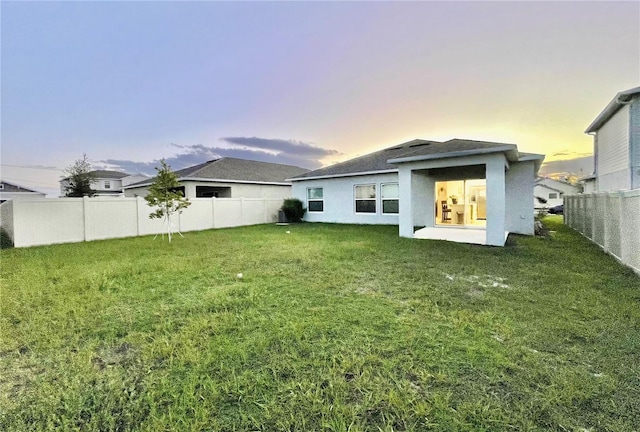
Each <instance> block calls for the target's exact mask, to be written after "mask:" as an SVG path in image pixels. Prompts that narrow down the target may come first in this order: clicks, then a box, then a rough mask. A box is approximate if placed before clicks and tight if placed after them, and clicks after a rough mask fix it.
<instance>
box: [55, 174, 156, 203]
mask: <svg viewBox="0 0 640 432" xmlns="http://www.w3.org/2000/svg"><path fill="white" fill-rule="evenodd" d="M91 173H92V174H93V176H94V179H95V180H94V182H93V183H92V184H91V187H92V188H93V189H95V191H96V194H95V195H94V196H97V197H115V198H119V197H124V190H123V186H126V185H129V184H131V183H136V182H139V181H141V180H144V179H148V178H149V177H148V176H146V175H144V174H135V175H131V174H127V173H123V172H120V171H111V170H95V171H91ZM68 186H69V177H66V178H63V179H62V180H60V196H62V197H64V196H65V195H66V191H67V187H68Z"/></svg>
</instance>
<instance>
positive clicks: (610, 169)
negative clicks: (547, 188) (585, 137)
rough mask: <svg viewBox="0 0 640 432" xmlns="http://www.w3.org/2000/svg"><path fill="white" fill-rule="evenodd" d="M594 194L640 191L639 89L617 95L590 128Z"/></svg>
mask: <svg viewBox="0 0 640 432" xmlns="http://www.w3.org/2000/svg"><path fill="white" fill-rule="evenodd" d="M585 133H587V134H590V135H593V153H594V164H595V169H594V173H593V176H589V177H587V178H585V181H586V183H590V182H592V181H594V180H595V188H593V187H591V186H590V185H588V186H586V187H585V189H588V190H592V189H595V191H596V192H607V191H617V190H629V189H640V87H635V88H632V89H629V90H625V91H621V92H620V93H618V94H617V95H616V96H615V97H614V98H613V100H612V101H611V102H609V104H608V105H607V106H606V107H605V108H604V110H602V112H601V113H600V114H598V116H597V117H596V119H595V120H594V121H593V122H592V123H591V124H590V125H589V127H588V128H587V130H586V131H585Z"/></svg>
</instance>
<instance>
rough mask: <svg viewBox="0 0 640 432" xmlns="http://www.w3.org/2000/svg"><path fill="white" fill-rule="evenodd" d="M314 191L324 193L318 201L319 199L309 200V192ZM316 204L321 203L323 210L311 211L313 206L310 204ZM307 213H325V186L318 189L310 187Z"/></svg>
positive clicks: (308, 189) (317, 187)
mask: <svg viewBox="0 0 640 432" xmlns="http://www.w3.org/2000/svg"><path fill="white" fill-rule="evenodd" d="M312 189H320V190H321V191H322V198H321V199H318V198H309V191H310V190H312ZM311 202H314V203H317V202H319V203H321V205H322V210H311V206H310V205H309V203H311ZM307 212H309V213H324V186H316V187H308V188H307Z"/></svg>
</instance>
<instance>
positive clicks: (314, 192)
mask: <svg viewBox="0 0 640 432" xmlns="http://www.w3.org/2000/svg"><path fill="white" fill-rule="evenodd" d="M307 210H308V211H309V212H321V211H324V190H323V188H308V189H307Z"/></svg>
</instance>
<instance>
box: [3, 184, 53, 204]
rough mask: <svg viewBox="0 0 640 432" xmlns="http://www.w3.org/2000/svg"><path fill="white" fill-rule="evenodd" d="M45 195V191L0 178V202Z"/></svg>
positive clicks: (43, 196) (37, 197)
mask: <svg viewBox="0 0 640 432" xmlns="http://www.w3.org/2000/svg"><path fill="white" fill-rule="evenodd" d="M45 197H46V194H45V193H43V192H38V191H35V190H33V189H29V188H26V187H24V186H20V185H17V184H15V183H9V182H6V181H4V180H0V202H5V201H8V200H17V199H41V198H45Z"/></svg>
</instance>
